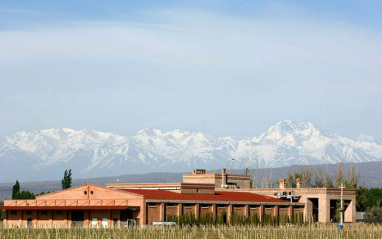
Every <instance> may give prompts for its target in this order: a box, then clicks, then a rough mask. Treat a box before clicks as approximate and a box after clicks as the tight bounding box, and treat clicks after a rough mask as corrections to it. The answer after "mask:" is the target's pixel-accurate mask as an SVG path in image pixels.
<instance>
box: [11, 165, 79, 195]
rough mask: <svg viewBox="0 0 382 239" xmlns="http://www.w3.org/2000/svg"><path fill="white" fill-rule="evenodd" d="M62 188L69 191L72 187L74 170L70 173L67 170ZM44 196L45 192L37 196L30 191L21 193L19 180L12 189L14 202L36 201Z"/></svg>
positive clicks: (62, 181)
mask: <svg viewBox="0 0 382 239" xmlns="http://www.w3.org/2000/svg"><path fill="white" fill-rule="evenodd" d="M61 186H62V189H67V188H70V187H71V186H72V170H71V169H69V171H68V170H65V172H64V178H63V179H62V180H61ZM47 193H49V192H47ZM43 194H45V192H41V193H39V194H36V195H35V194H34V193H33V192H30V191H28V190H23V191H20V183H19V181H18V180H16V183H15V184H14V185H13V187H12V200H18V199H35V198H36V196H40V195H43Z"/></svg>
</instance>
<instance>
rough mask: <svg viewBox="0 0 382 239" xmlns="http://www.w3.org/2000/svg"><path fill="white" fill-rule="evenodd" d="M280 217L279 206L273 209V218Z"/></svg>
mask: <svg viewBox="0 0 382 239" xmlns="http://www.w3.org/2000/svg"><path fill="white" fill-rule="evenodd" d="M278 215H279V206H274V207H273V216H274V217H277V216H278Z"/></svg>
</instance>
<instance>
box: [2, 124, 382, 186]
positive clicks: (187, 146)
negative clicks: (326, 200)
mask: <svg viewBox="0 0 382 239" xmlns="http://www.w3.org/2000/svg"><path fill="white" fill-rule="evenodd" d="M232 158H235V160H236V161H235V162H240V167H253V166H254V165H258V166H259V167H282V166H288V165H292V164H320V163H336V162H340V161H345V162H352V161H354V162H364V161H376V160H382V143H381V142H379V141H374V139H373V138H372V137H370V136H362V137H359V139H358V140H352V139H348V138H346V137H342V136H338V135H329V134H327V133H325V131H323V130H321V129H318V128H317V127H315V126H314V125H313V124H312V123H310V122H300V123H295V122H293V121H291V120H282V121H280V122H278V123H276V124H275V125H274V126H272V127H270V128H269V129H268V130H267V131H266V132H265V133H263V134H261V135H260V136H259V137H253V138H247V139H235V138H233V137H229V136H227V137H214V136H210V135H208V134H205V133H201V132H190V131H181V130H178V129H175V130H172V131H161V130H159V129H152V128H145V129H142V130H140V131H139V132H137V134H136V135H134V136H130V137H125V136H120V135H116V134H112V133H104V132H100V131H95V130H92V129H82V130H73V129H69V128H57V129H46V130H40V131H34V132H25V131H21V132H18V133H15V134H13V135H10V136H5V137H2V138H0V162H2V163H4V164H5V165H8V166H9V167H1V168H0V177H1V178H0V181H1V180H5V179H8V178H12V177H14V174H17V173H16V172H19V171H18V170H19V169H20V167H21V168H22V167H24V166H25V167H26V168H25V169H24V170H23V172H24V171H25V175H23V176H22V177H27V176H28V172H30V175H29V177H32V179H33V180H38V179H40V178H33V177H36V175H44V176H46V177H48V178H46V179H50V177H55V175H56V174H55V173H57V172H59V173H62V169H65V168H72V169H73V170H74V171H76V172H77V176H78V177H90V176H109V175H116V174H126V173H145V172H154V171H183V170H184V171H187V170H190V169H191V168H197V167H200V168H207V169H211V168H214V169H216V168H219V167H227V164H230V163H232V160H231V159H232ZM12 165H15V166H12ZM237 166H239V165H237ZM18 167H19V168H18ZM5 168H6V169H7V170H5ZM31 168H33V170H30V169H31ZM12 170H14V171H12ZM17 175H19V174H17ZM37 177H38V176H37ZM19 179H21V178H19Z"/></svg>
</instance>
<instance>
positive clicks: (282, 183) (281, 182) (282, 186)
mask: <svg viewBox="0 0 382 239" xmlns="http://www.w3.org/2000/svg"><path fill="white" fill-rule="evenodd" d="M279 187H280V189H285V188H286V179H285V178H280V179H279Z"/></svg>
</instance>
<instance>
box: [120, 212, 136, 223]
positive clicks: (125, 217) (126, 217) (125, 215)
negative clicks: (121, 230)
mask: <svg viewBox="0 0 382 239" xmlns="http://www.w3.org/2000/svg"><path fill="white" fill-rule="evenodd" d="M120 218H121V227H126V226H129V225H131V224H129V223H128V221H130V220H132V219H133V210H131V209H126V210H121V211H120Z"/></svg>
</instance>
